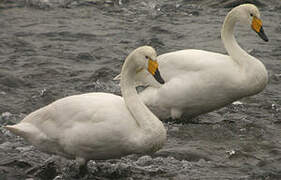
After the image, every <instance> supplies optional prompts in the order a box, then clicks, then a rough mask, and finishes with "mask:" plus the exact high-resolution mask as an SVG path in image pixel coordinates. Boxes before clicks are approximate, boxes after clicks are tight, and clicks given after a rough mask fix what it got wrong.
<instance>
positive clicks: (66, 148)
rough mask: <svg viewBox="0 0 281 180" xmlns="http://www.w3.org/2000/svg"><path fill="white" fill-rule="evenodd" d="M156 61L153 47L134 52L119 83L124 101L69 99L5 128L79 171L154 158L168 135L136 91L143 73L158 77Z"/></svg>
mask: <svg viewBox="0 0 281 180" xmlns="http://www.w3.org/2000/svg"><path fill="white" fill-rule="evenodd" d="M155 59H156V52H155V50H154V49H153V48H151V47H149V46H144V47H140V48H138V49H136V50H135V51H133V52H132V53H131V54H130V55H129V56H128V57H127V58H126V60H125V63H124V65H123V68H122V76H123V79H122V80H121V89H122V94H123V97H124V99H123V98H122V97H120V96H116V95H113V94H108V93H88V94H81V95H74V96H69V97H66V98H63V99H59V100H57V101H55V102H53V103H51V104H50V105H47V106H45V107H43V108H41V109H38V110H36V111H35V112H33V113H31V114H29V115H28V116H27V117H26V118H24V119H23V120H22V121H21V122H20V123H18V124H16V125H13V126H6V128H7V129H8V130H10V131H11V132H13V133H15V134H17V135H19V136H22V137H23V138H25V139H26V140H27V141H29V142H30V143H31V144H33V145H34V146H36V147H38V148H39V149H40V150H42V151H44V152H48V153H52V154H58V155H61V156H64V157H66V158H69V159H76V160H77V161H78V163H79V164H80V165H81V166H82V165H84V164H85V163H86V162H87V161H88V160H91V159H93V160H105V159H111V158H119V157H122V156H125V155H128V154H132V153H151V152H155V151H157V150H158V149H160V148H161V147H162V146H163V144H164V142H165V141H166V130H165V128H164V126H163V124H162V122H161V121H160V120H159V119H158V118H157V117H156V116H155V115H153V114H152V113H151V112H150V110H149V109H148V108H147V107H146V106H145V105H144V104H143V102H142V101H141V100H140V99H139V97H138V95H137V92H136V89H135V87H134V79H135V78H134V76H135V75H136V71H137V70H138V69H139V68H144V69H148V70H149V71H150V73H152V74H153V75H155V74H154V73H155V71H156V70H157V65H156V66H155V67H151V63H152V64H154V65H155V64H157V62H156V61H154V60H155ZM157 71H158V70H157ZM159 77H160V74H159ZM159 77H157V78H158V79H159ZM160 78H161V77H160Z"/></svg>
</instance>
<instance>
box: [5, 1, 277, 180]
mask: <svg viewBox="0 0 281 180" xmlns="http://www.w3.org/2000/svg"><path fill="white" fill-rule="evenodd" d="M241 2H245V1H242V0H220V1H219V0H174V1H169V0H140V1H133V0H119V1H117V0H105V1H102V0H85V1H82V0H80V1H79V0H76V1H75V0H25V1H23V0H18V1H13V0H2V1H0V179H1V180H18V179H20V180H21V179H28V180H31V179H56V180H61V179H65V180H69V179H79V178H78V170H77V168H76V166H75V163H74V161H71V160H66V159H64V158H60V157H58V156H51V155H48V154H45V153H42V152H40V151H39V150H38V149H36V148H35V147H33V146H31V145H30V144H28V143H27V142H26V141H25V140H24V139H22V138H20V137H17V136H15V135H13V134H12V133H10V132H8V131H7V130H5V129H4V128H3V127H2V126H3V125H7V124H15V123H17V122H19V121H20V120H21V119H23V117H25V116H26V115H27V114H28V113H30V112H32V111H34V110H36V109H38V108H40V107H43V106H45V105H47V104H49V103H50V102H53V101H54V100H57V99H59V98H62V97H65V96H69V95H73V94H81V93H86V92H98V91H102V92H111V93H116V94H120V87H119V86H118V82H116V81H113V77H114V76H116V75H117V74H119V72H120V70H121V66H122V63H123V62H124V59H125V57H126V56H127V55H128V54H129V53H130V52H131V51H132V50H133V49H135V48H137V47H139V46H141V45H151V46H153V47H154V48H155V49H156V50H157V52H158V54H162V53H166V52H170V51H174V50H180V49H188V48H195V49H204V50H209V51H215V52H220V53H226V51H225V49H224V47H223V45H222V43H221V40H220V29H221V26H222V23H223V20H224V18H225V16H226V14H227V12H228V11H230V9H231V8H232V7H234V6H236V5H238V4H241ZM247 2H254V3H255V4H256V5H257V6H258V7H259V9H260V12H261V18H262V20H263V24H264V30H265V33H266V34H267V36H268V38H269V42H264V41H263V40H261V39H260V38H259V37H258V36H257V34H256V33H255V32H253V31H252V30H251V29H250V28H249V27H244V26H239V25H238V26H237V27H236V37H237V41H238V42H239V44H240V45H241V46H242V47H243V48H244V49H245V50H246V51H247V52H249V53H250V54H251V55H253V56H255V57H256V58H258V59H259V60H261V61H262V62H263V63H264V64H265V66H266V68H267V70H268V73H269V83H268V85H267V87H266V89H265V90H264V91H263V92H261V93H259V94H258V95H255V96H252V97H247V98H244V99H241V100H240V101H239V102H236V103H234V104H231V105H229V106H227V107H224V108H222V109H220V110H217V111H214V112H210V113H208V114H204V115H201V116H199V117H196V118H194V119H191V120H188V121H187V120H184V119H182V121H177V122H173V121H165V126H166V128H167V130H168V142H167V143H166V144H165V146H164V148H163V149H161V150H160V151H158V152H157V153H155V154H153V155H147V156H137V155H130V156H127V157H123V158H121V159H115V160H107V161H90V162H89V163H88V168H89V174H88V175H87V176H86V177H84V179H100V180H107V179H120V180H121V179H122V180H123V179H124V180H125V179H126V180H129V179H130V180H131V179H159V180H168V179H169V180H171V179H175V180H178V179H187V180H188V179H193V180H194V179H198V180H225V179H228V180H230V179H231V180H236V179H239V180H279V179H281V130H280V129H281V35H280V33H281V1H280V0H249V1H247ZM183 122H185V123H183Z"/></svg>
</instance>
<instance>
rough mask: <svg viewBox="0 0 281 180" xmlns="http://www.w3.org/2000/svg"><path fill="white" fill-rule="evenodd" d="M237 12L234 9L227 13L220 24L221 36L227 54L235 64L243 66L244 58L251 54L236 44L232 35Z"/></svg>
mask: <svg viewBox="0 0 281 180" xmlns="http://www.w3.org/2000/svg"><path fill="white" fill-rule="evenodd" d="M238 13H239V12H236V11H235V9H234V10H232V11H230V12H229V13H228V14H227V16H226V18H225V20H224V23H223V26H222V30H221V38H222V41H223V44H224V47H225V49H226V51H227V52H228V54H229V56H230V57H231V58H232V59H233V60H234V61H235V62H236V63H237V64H239V65H240V66H244V65H245V63H247V62H246V61H245V59H249V57H251V56H250V55H249V54H248V53H247V52H246V51H244V50H243V49H242V48H241V47H240V46H239V45H238V43H237V41H236V39H235V37H234V26H235V24H236V22H237V20H238Z"/></svg>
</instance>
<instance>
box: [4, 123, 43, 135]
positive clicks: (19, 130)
mask: <svg viewBox="0 0 281 180" xmlns="http://www.w3.org/2000/svg"><path fill="white" fill-rule="evenodd" d="M4 128H5V129H7V130H9V131H11V132H12V133H13V134H15V135H17V136H21V137H23V138H28V137H31V136H34V135H36V134H38V132H40V131H39V130H38V129H37V128H36V127H35V126H34V125H32V124H30V123H19V124H16V125H7V126H4Z"/></svg>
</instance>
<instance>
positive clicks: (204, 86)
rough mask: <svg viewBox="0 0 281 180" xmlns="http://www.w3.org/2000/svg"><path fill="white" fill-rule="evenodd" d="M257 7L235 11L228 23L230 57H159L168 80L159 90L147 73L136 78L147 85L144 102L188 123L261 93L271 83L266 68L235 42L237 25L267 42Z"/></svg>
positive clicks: (200, 53)
mask: <svg viewBox="0 0 281 180" xmlns="http://www.w3.org/2000/svg"><path fill="white" fill-rule="evenodd" d="M259 18H260V13H259V11H258V9H257V7H256V6H254V5H252V4H244V5H240V6H238V7H235V8H233V9H232V10H231V11H230V12H229V13H228V15H227V16H226V18H225V21H224V24H223V27H222V31H221V37H222V41H223V44H224V46H225V48H226V50H227V52H228V54H229V55H224V54H220V53H215V52H209V51H204V50H195V49H188V50H180V51H175V52H170V53H166V54H163V55H160V56H158V57H157V59H158V62H159V70H160V71H161V75H162V77H163V79H164V80H165V84H164V85H160V84H159V83H157V82H156V81H155V80H154V79H153V78H151V77H150V76H148V74H147V72H145V71H142V72H140V73H138V75H137V85H149V87H148V88H146V89H145V90H143V91H142V92H141V93H140V96H141V99H142V100H143V102H144V103H145V104H146V105H147V106H148V107H149V108H150V109H151V110H152V111H153V112H154V113H155V114H156V115H157V116H158V117H159V118H160V119H166V118H169V117H172V118H180V117H181V116H182V114H184V116H185V117H187V118H192V117H194V116H197V115H200V114H203V113H206V112H209V111H212V110H215V109H218V108H221V107H223V106H225V105H227V104H230V103H231V102H233V101H236V100H238V99H240V98H242V97H245V96H250V95H254V94H257V93H259V92H260V91H262V90H263V89H264V88H265V87H266V85H267V81H268V75H267V71H266V69H265V67H264V65H263V63H262V62H260V61H259V60H258V59H257V58H255V57H253V56H251V55H249V54H248V53H247V52H245V51H244V50H243V49H242V48H241V47H240V46H239V45H238V44H237V42H236V40H235V37H234V34H233V31H234V26H235V24H236V22H241V23H242V24H245V25H248V26H249V27H252V29H253V30H254V31H256V32H257V33H258V35H259V36H260V37H261V38H262V39H263V40H265V41H268V39H267V37H266V35H265V33H264V31H263V28H262V24H261V20H260V19H259Z"/></svg>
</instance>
